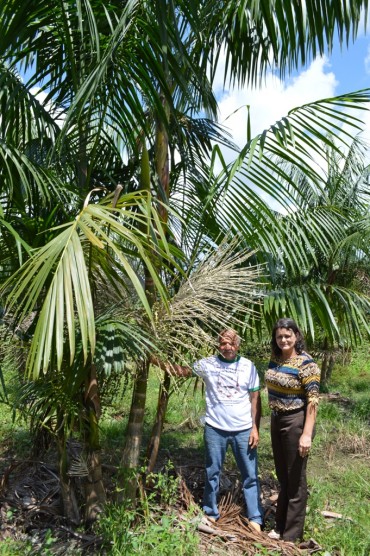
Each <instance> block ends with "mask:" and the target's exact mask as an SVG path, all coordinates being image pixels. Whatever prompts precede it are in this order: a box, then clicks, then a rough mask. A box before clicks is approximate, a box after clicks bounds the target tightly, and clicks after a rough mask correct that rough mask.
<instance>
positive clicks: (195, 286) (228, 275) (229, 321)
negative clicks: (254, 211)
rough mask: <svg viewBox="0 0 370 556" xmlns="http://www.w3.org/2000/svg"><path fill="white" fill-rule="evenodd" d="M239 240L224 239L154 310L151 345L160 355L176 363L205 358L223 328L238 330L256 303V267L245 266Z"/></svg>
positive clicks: (244, 251) (258, 296)
mask: <svg viewBox="0 0 370 556" xmlns="http://www.w3.org/2000/svg"><path fill="white" fill-rule="evenodd" d="M239 243H240V239H239V237H238V236H235V237H234V238H233V239H231V240H230V239H226V240H225V241H223V242H222V243H221V245H219V246H218V247H217V248H214V249H212V250H210V252H209V253H207V254H206V255H205V256H204V258H203V260H202V261H201V262H200V264H199V265H198V266H197V267H196V268H195V269H193V271H192V272H189V274H188V278H187V279H186V280H185V281H184V282H183V283H182V284H181V285H180V287H179V289H178V291H177V293H176V294H175V295H174V296H173V298H172V300H171V302H170V310H169V311H167V310H165V309H164V307H162V306H158V307H157V310H156V315H155V317H156V318H155V324H156V329H155V332H156V336H157V338H156V341H157V343H158V344H159V345H161V351H162V352H163V353H167V354H170V355H171V357H174V358H175V359H177V360H179V359H181V358H183V357H184V353H187V354H188V355H189V357H190V359H194V358H195V357H199V356H200V355H203V354H204V355H206V354H209V352H210V350H213V349H214V348H215V346H216V344H217V335H218V333H219V331H220V330H221V329H223V328H235V329H237V330H242V329H243V328H244V327H245V326H246V325H245V323H246V317H247V316H248V315H251V314H255V307H256V305H258V304H260V303H261V299H262V283H261V282H260V279H261V267H260V266H258V265H257V266H256V265H251V264H249V262H248V260H249V259H250V257H251V256H252V255H253V252H251V251H250V250H247V249H240V247H239Z"/></svg>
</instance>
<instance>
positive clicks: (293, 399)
mask: <svg viewBox="0 0 370 556" xmlns="http://www.w3.org/2000/svg"><path fill="white" fill-rule="evenodd" d="M265 383H266V386H267V390H268V396H269V406H270V408H271V409H272V410H274V411H277V412H282V413H285V412H289V411H293V410H296V409H299V408H301V407H302V408H303V407H306V405H307V403H308V402H312V403H313V404H315V405H317V404H318V401H319V387H320V369H319V367H318V366H317V364H316V363H315V362H314V361H313V359H312V358H311V356H310V355H308V354H307V353H305V352H303V353H301V354H300V355H294V356H293V357H291V358H289V359H287V360H286V361H282V360H279V359H271V361H270V363H269V368H268V370H267V371H266V374H265Z"/></svg>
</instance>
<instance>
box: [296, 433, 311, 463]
mask: <svg viewBox="0 0 370 556" xmlns="http://www.w3.org/2000/svg"><path fill="white" fill-rule="evenodd" d="M311 444H312V438H311V435H310V434H305V433H303V434H302V436H301V437H300V439H299V444H298V451H299V455H300V456H301V457H302V458H305V457H307V456H308V454H309V453H310V449H311Z"/></svg>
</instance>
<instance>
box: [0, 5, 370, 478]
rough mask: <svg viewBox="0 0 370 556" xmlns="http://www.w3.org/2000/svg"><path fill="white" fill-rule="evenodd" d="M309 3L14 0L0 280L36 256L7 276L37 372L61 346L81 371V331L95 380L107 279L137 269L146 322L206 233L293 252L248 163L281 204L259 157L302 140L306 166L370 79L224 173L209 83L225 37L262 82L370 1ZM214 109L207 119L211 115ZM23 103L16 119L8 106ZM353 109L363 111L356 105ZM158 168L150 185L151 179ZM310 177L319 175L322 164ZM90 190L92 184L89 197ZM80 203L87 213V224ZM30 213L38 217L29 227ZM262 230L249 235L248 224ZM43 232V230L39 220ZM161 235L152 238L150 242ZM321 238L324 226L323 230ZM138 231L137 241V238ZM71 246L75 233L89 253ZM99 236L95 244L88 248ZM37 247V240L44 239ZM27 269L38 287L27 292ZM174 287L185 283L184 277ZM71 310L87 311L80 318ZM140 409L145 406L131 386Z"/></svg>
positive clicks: (299, 59) (5, 48)
mask: <svg viewBox="0 0 370 556" xmlns="http://www.w3.org/2000/svg"><path fill="white" fill-rule="evenodd" d="M298 4H299V5H298ZM298 4H297V3H295V2H288V3H287V2H284V3H283V2H277V1H276V0H274V2H272V1H271V2H269V3H267V4H266V3H264V5H263V9H261V8H260V7H259V5H258V4H257V3H254V2H251V3H248V2H237V3H224V2H213V3H210V2H195V3H192V2H190V3H189V2H188V1H186V2H183V1H181V2H176V3H175V4H173V3H170V2H167V1H166V0H163V1H160V0H156V1H155V2H147V1H140V0H137V1H129V2H127V3H125V4H124V7H123V8H122V3H121V2H115V1H113V2H110V3H109V6H108V7H107V6H106V5H105V3H99V2H94V4H93V5H92V4H90V3H89V2H88V1H85V2H84V3H81V2H77V3H74V2H70V1H67V2H63V3H57V4H56V5H53V6H50V3H48V2H46V1H45V0H42V1H41V2H27V3H24V2H20V1H19V0H5V1H4V2H3V6H2V7H3V10H2V13H1V16H0V29H1V34H0V37H1V38H0V52H1V56H2V59H3V60H5V61H6V64H4V68H3V71H2V76H3V75H4V79H2V80H1V84H2V85H4V88H3V89H2V92H3V91H4V94H3V95H2V98H3V99H7V103H8V107H9V108H7V109H6V110H4V116H3V117H2V122H1V125H2V137H1V139H2V143H1V144H0V148H1V149H2V158H1V160H2V164H1V172H2V175H3V176H4V180H3V182H2V183H4V190H3V191H2V192H1V194H2V199H4V198H5V197H6V205H5V206H6V210H4V214H3V215H0V216H1V217H2V224H3V230H4V231H3V235H4V236H5V237H6V239H7V241H6V247H7V248H6V250H4V259H3V261H2V263H3V264H2V271H3V275H4V278H5V277H7V276H9V275H12V273H13V272H14V270H15V268H16V267H18V266H20V265H21V264H22V263H23V261H24V260H26V263H25V265H26V266H23V267H21V270H20V271H19V273H17V274H15V275H14V276H13V278H12V279H11V280H10V282H7V285H8V284H10V283H11V284H14V283H15V282H14V280H15V277H16V278H17V280H18V283H17V285H16V286H15V287H14V289H13V290H11V292H10V298H9V302H10V303H13V304H14V303H15V301H16V300H17V302H18V300H19V303H20V308H19V311H18V313H17V315H18V318H19V320H22V318H24V317H25V316H26V314H27V313H28V312H30V311H33V310H34V309H35V308H36V309H37V315H38V318H37V319H35V326H36V328H35V333H34V336H33V340H32V345H31V349H30V357H29V360H28V361H29V369H30V370H31V372H32V373H33V376H34V377H35V378H36V377H37V376H39V375H40V376H42V373H41V371H44V372H46V373H48V372H49V371H48V370H49V369H51V368H57V369H58V370H61V369H62V367H63V364H64V362H65V359H66V361H67V363H68V365H67V367H66V369H68V373H67V374H70V375H71V376H75V374H76V371H77V370H76V367H75V366H74V365H75V363H76V362H77V361H78V358H77V357H74V353H75V347H74V344H75V341H76V340H75V338H76V337H77V336H78V335H80V337H81V342H82V353H83V365H82V368H83V369H84V373H82V374H83V376H84V379H86V381H85V380H84V390H85V393H92V394H94V385H95V374H94V373H95V371H94V361H93V356H94V345H95V336H96V331H95V324H96V323H95V320H96V311H95V307H96V303H98V300H99V296H98V295H97V292H100V291H101V290H99V287H98V286H99V285H100V286H101V285H102V287H103V288H113V289H114V290H115V287H116V285H117V284H119V285H120V286H121V290H120V291H119V292H117V299H122V289H124V286H126V289H127V287H128V284H130V283H132V284H133V287H134V289H135V291H136V293H137V299H138V300H139V301H140V303H141V306H142V307H145V309H146V313H147V315H148V319H147V321H146V323H147V325H148V323H149V322H150V317H151V315H152V314H153V313H152V310H151V304H152V300H153V298H155V299H156V300H157V298H158V297H161V298H162V299H163V300H166V292H165V288H164V286H163V284H162V283H161V281H160V280H159V279H158V278H157V276H158V272H157V271H158V270H161V275H162V276H164V282H166V283H170V280H171V281H172V277H173V275H174V274H176V273H177V274H178V275H179V276H180V278H181V276H183V275H185V276H191V271H192V270H193V268H196V265H197V262H198V261H199V259H200V258H201V257H202V255H203V254H204V249H205V246H206V245H207V244H209V242H214V244H215V245H217V243H218V242H219V241H220V238H221V239H222V238H223V237H225V235H226V231H227V230H229V229H231V230H233V231H234V232H236V231H238V230H239V231H241V232H242V233H244V235H245V238H244V239H243V242H244V246H245V245H246V246H252V247H258V248H260V247H261V246H262V247H263V248H264V250H265V251H266V252H270V251H271V252H273V253H276V250H277V249H278V247H283V249H284V252H285V254H286V255H287V257H288V258H289V261H290V264H291V265H293V266H294V257H293V255H294V253H293V251H292V247H291V245H289V244H287V245H285V244H284V242H283V240H284V238H285V235H284V227H283V226H282V223H281V220H280V219H279V218H276V215H275V214H274V212H273V211H272V210H271V209H270V208H269V207H268V205H267V204H266V203H265V202H263V201H262V200H261V198H260V196H259V195H258V194H257V193H256V192H255V191H254V190H253V188H252V187H251V186H250V182H249V181H247V179H243V177H242V176H243V171H244V170H245V169H248V180H252V181H254V182H255V183H256V184H257V185H259V187H262V188H267V189H268V191H269V192H272V193H273V194H274V195H275V196H276V197H277V199H278V200H279V201H280V202H284V201H285V199H286V190H285V189H284V190H281V189H280V188H279V186H278V180H275V179H274V180H271V181H270V182H268V180H267V179H266V175H262V174H261V170H260V168H261V167H262V164H266V167H267V168H268V169H269V172H271V174H274V175H277V176H279V175H281V173H282V170H281V164H280V161H278V162H277V161H274V160H271V159H270V156H269V154H270V153H273V154H275V155H276V154H278V155H279V156H280V157H284V156H285V158H286V159H288V160H289V159H290V158H291V156H292V155H291V148H292V145H293V144H294V146H295V148H296V152H295V156H296V155H297V153H298V155H299V156H298V157H297V156H296V159H297V160H299V161H300V162H301V166H302V167H306V169H307V164H306V162H307V160H306V159H305V155H304V153H305V152H306V151H307V148H311V147H314V146H315V145H316V144H317V140H318V139H321V138H322V136H323V129H325V127H326V125H329V121H330V125H335V121H337V122H338V121H340V119H341V118H342V113H341V111H340V110H339V109H338V106H337V105H338V102H339V103H341V104H342V107H343V108H350V107H351V106H355V103H357V106H358V105H359V104H360V103H361V102H365V101H366V102H367V101H368V93H363V94H359V95H349V96H348V97H347V98H346V97H344V98H342V99H339V100H338V99H331V100H330V99H329V100H328V101H326V102H323V103H317V104H316V105H314V106H307V107H306V108H303V109H302V110H300V111H299V110H298V111H296V112H292V114H291V115H290V117H289V118H287V119H284V120H282V121H281V122H279V123H278V124H277V125H275V126H273V127H272V128H271V130H269V132H266V133H264V134H262V135H261V136H259V137H257V138H255V139H254V140H251V141H250V142H249V143H248V145H246V147H245V149H243V150H242V152H241V153H240V155H239V157H238V159H237V160H236V162H235V164H234V165H233V166H232V168H226V167H225V171H224V172H223V174H222V175H221V176H215V175H214V171H213V165H212V163H213V161H214V158H213V157H215V156H217V155H216V152H217V151H216V150H215V151H214V152H213V153H211V146H212V141H215V140H216V141H217V142H218V143H221V142H224V143H230V140H229V138H228V137H227V136H226V135H225V134H224V132H223V130H222V128H221V127H219V126H217V123H216V112H217V103H216V100H215V97H214V95H213V92H212V87H211V84H212V78H213V76H214V73H215V71H216V68H217V63H218V57H219V55H220V52H221V49H223V48H226V59H227V64H226V68H227V71H226V73H225V79H231V81H232V82H234V83H243V82H244V81H248V82H249V83H252V84H256V83H258V81H259V79H260V78H261V76H263V74H264V73H265V72H266V70H267V68H268V67H270V66H271V65H272V64H277V65H278V69H279V71H280V72H281V75H284V74H285V73H286V72H287V71H290V70H291V69H292V68H296V67H298V65H299V64H300V63H304V62H305V61H306V56H308V57H309V56H314V55H316V54H317V53H322V52H323V50H324V49H325V47H328V48H329V49H330V48H331V46H332V40H333V34H334V29H335V28H337V29H338V35H339V40H340V42H341V43H343V42H345V41H346V40H348V38H349V36H350V33H353V35H354V36H355V35H356V32H357V26H358V22H359V20H360V15H361V13H360V11H361V8H364V9H366V7H367V2H359V1H352V2H344V1H341V2H339V3H338V2H336V3H335V9H334V4H333V6H332V5H331V4H330V3H329V4H328V2H324V1H321V2H306V3H298ZM271 53H272V58H271ZM17 68H21V69H22V70H24V69H28V70H30V69H31V70H32V76H31V78H30V79H29V80H28V82H27V83H26V85H25V86H22V84H21V82H20V79H19V77H17V75H16V70H17ZM208 72H209V73H208ZM5 76H6V77H5ZM12 76H13V85H12V87H13V89H10V88H9V86H8V85H6V83H9V82H11V81H10V80H8V78H9V79H10V77H12ZM208 76H210V77H208ZM36 85H38V86H39V87H41V89H42V90H43V92H44V93H45V94H46V99H45V100H44V101H43V103H41V102H40V101H38V100H37V99H38V98H40V97H35V95H32V92H31V89H32V87H34V86H36ZM10 90H11V91H12V92H11V94H9V92H8V91H10ZM14 91H17V94H15V92H14ZM18 91H22V95H23V96H22V95H21V94H18ZM202 111H203V112H204V114H205V117H203V118H200V117H199V114H200V113H201V112H202ZM14 114H15V115H16V119H15V121H16V122H19V124H18V125H16V126H13V121H14V119H10V116H11V115H14ZM323 114H324V115H325V118H326V119H327V122H328V124H327V123H326V121H325V119H324V120H323ZM8 116H9V118H8ZM352 122H354V123H356V120H355V119H354V118H353V119H352ZM327 141H328V143H329V140H327ZM145 151H147V152H148V158H149V161H148V164H147V163H145V164H143V167H144V169H145V172H146V179H145V180H144V181H145V185H144V181H143V179H142V178H141V171H140V166H141V162H142V161H143V160H144V153H145ZM35 153H36V154H37V156H35ZM32 155H33V156H32ZM178 159H180V160H178ZM145 160H146V158H145ZM36 162H37V164H36ZM168 163H170V165H168ZM148 169H149V172H148ZM307 171H308V169H307ZM148 175H149V178H150V188H151V190H152V191H153V193H154V197H151V196H149V195H148V193H147V189H148V187H149V180H148V179H147V178H148ZM310 177H311V178H312V180H313V183H314V184H315V185H316V183H317V177H315V173H314V172H313V171H311V173H310ZM288 181H289V183H292V180H288ZM45 184H47V186H45ZM235 184H236V185H237V186H238V191H237V196H236V194H235V189H234V192H233V196H232V198H233V200H234V201H236V203H235V205H232V204H230V203H229V199H230V197H228V194H229V193H228V192H230V191H232V188H233V187H234V186H235ZM102 188H103V189H102ZM104 188H106V189H107V190H108V191H111V192H112V193H113V192H114V191H116V192H117V196H116V198H114V202H113V205H114V206H112V207H111V209H110V210H111V212H112V213H109V214H107V208H106V206H105V205H104V201H101V197H102V196H103V195H104V194H105V193H104V191H105V190H104ZM140 189H141V190H145V191H146V193H145V198H146V199H147V200H148V199H149V200H150V203H153V205H155V206H156V207H157V209H158V210H154V211H152V209H151V208H150V207H148V206H147V205H146V204H145V203H143V197H142V196H141V195H142V194H144V193H142V194H140V195H138V196H134V197H132V198H130V199H131V200H132V202H131V201H129V209H124V207H123V204H124V202H125V201H124V199H125V197H124V198H123V200H121V199H120V198H119V195H120V192H121V191H122V192H123V193H125V194H131V193H132V192H134V191H136V190H140ZM90 191H93V194H92V196H91V197H89V201H88V203H87V205H86V207H85V208H84V209H82V210H81V206H82V205H83V203H84V201H85V198H86V197H87V196H88V195H89V192H90ZM9 192H10V194H9ZM24 192H25V193H24ZM35 199H37V204H36V205H35V203H34V201H35ZM153 199H154V200H153ZM222 199H225V207H226V208H227V209H230V208H231V209H232V210H230V211H229V213H228V218H226V217H225V215H226V214H227V213H226V212H225V214H224V213H223V211H222V210H220V201H221V200H222ZM239 199H240V202H239ZM246 199H248V202H247V203H245V200H246ZM126 200H127V198H126ZM250 200H253V204H251V202H250ZM101 202H103V205H101ZM110 202H111V200H110ZM168 210H169V212H168V213H167V211H168ZM115 211H117V212H115ZM68 212H72V213H73V214H75V215H76V217H77V220H76V223H74V225H75V226H76V227H75V228H74V227H73V225H72V224H71V223H70V218H69V215H68ZM141 213H143V214H146V215H147V216H148V218H149V215H150V219H149V220H148V222H150V225H149V224H145V226H147V228H146V229H147V234H144V233H143V228H142V226H143V225H144V224H143V222H147V221H146V220H144V221H143V220H142V219H141V220H140V223H138V220H139V215H140V214H141ZM158 213H159V214H160V216H161V220H162V222H161V221H160V219H159V218H157V214H158ZM24 215H27V216H28V218H29V220H28V223H29V226H28V228H27V226H25V223H24V220H25V219H24V218H23V216H24ZM241 215H246V216H247V217H248V218H247V219H244V217H243V218H241ZM120 218H124V219H125V220H124V221H125V225H130V226H132V227H133V228H134V227H135V233H134V231H133V228H132V229H131V228H130V231H131V234H132V235H130V236H127V235H124V234H123V230H122V228H120V221H119V219H120ZM153 221H154V225H152V223H153ZM66 222H67V223H68V225H67V226H66V228H65V229H63V228H61V229H62V231H61V232H59V231H58V230H55V229H54V230H53V229H52V228H53V227H55V226H59V225H63V224H65V223H66ZM247 223H248V224H247ZM35 224H37V226H35ZM119 230H120V231H119ZM250 230H252V233H248V232H250ZM41 231H42V232H45V233H42V234H39V233H38V232H41ZM72 231H73V233H72ZM111 233H112V234H113V235H112V236H111V235H110V234H111ZM149 233H151V234H152V239H153V240H155V241H153V242H151V241H149ZM69 234H70V235H69ZM122 236H123V238H122ZM315 236H316V239H317V238H319V237H320V234H319V232H317V233H316V234H315ZM69 241H71V242H72V241H73V242H74V243H69ZM116 241H117V242H118V245H117V244H116ZM133 241H134V246H135V248H134V250H132V248H131V249H130V248H129V247H128V244H130V242H131V245H132V242H133ZM176 243H177V245H176ZM63 245H64V250H63V252H62V251H60V249H61V246H63ZM72 245H74V246H75V247H76V246H77V247H78V253H80V259H79V261H82V262H83V264H82V265H81V267H79V266H78V265H77V262H76V261H77V260H76V258H74V257H75V255H74V248H72ZM178 245H181V246H182V247H183V248H184V251H185V255H186V256H184V255H183V254H182V253H181V250H180V249H179V248H178ZM87 246H89V248H90V249H91V255H92V256H91V257H90V256H89V253H88V252H87V251H86V250H85V247H87ZM146 246H149V254H148V252H147V251H146ZM161 246H163V248H162V249H160V247H161ZM167 246H168V247H167ZM17 247H18V252H19V257H18V260H17V261H15V260H14V257H13V256H12V254H13V252H14V250H15V248H17ZM35 247H37V248H39V250H38V251H36V252H33V249H34V248H35ZM153 253H154V256H153ZM170 253H172V258H171V263H170V264H169V265H168V269H166V268H165V266H164V261H165V260H168V257H169V254H170ZM137 256H139V264H138V265H137V266H135V268H134V269H133V267H132V266H131V265H132V264H133V263H132V258H133V257H134V258H137ZM29 257H30V258H29ZM59 260H60V261H61V264H60V265H59V266H58V265H57V262H58V261H59ZM153 261H154V262H153ZM245 264H248V263H247V262H246V263H245ZM38 268H41V269H42V271H43V273H42V275H43V280H42V281H41V280H39V281H38V279H37V277H36V270H37V269H38ZM57 269H58V270H57ZM62 269H64V271H65V272H64V271H62ZM145 269H146V270H148V269H149V270H150V272H151V277H152V278H153V279H154V280H155V286H156V287H155V289H152V288H151V289H149V288H148V286H149V284H148V275H147V276H146V277H147V283H146V286H145V287H144V288H143V287H142V285H141V282H140V280H142V279H145V272H146V270H145ZM72 271H73V272H75V273H76V272H77V271H78V272H81V275H80V274H77V276H81V280H82V281H81V282H80V281H77V282H73V288H74V289H72V282H71V279H70V278H68V276H75V274H70V272H72ZM184 271H187V273H184ZM27 273H29V275H28V276H27ZM31 277H32V280H34V281H33V282H31V281H30V280H31ZM20 278H21V279H20ZM98 278H99V281H98ZM27 280H29V281H28V282H27ZM180 282H181V280H180ZM27 283H29V284H31V283H32V285H33V286H34V288H33V289H32V288H29V289H28V292H26V286H25V284H27ZM171 283H175V282H171ZM177 284H178V282H177ZM89 288H92V291H91V292H89V291H88V290H89ZM178 288H179V285H176V287H175V289H174V291H176V290H177V289H178ZM3 291H4V292H5V291H7V290H6V288H5V289H4V290H3ZM147 291H148V292H149V294H150V295H148V296H147V293H146V292H147ZM71 292H72V293H73V295H74V296H75V298H73V295H72V294H71ZM73 299H75V305H74V304H73V303H72V300H73ZM63 300H64V301H63ZM80 303H81V304H80ZM74 311H77V315H78V325H79V326H78V327H76V328H74V326H73V323H74ZM85 311H86V314H85ZM46 316H49V317H52V319H55V321H54V320H53V322H55V326H54V327H50V328H49V327H46V326H45V322H46V321H45V319H46ZM221 320H222V319H221ZM63 323H65V326H66V331H67V334H66V335H64V334H65V330H64V326H63ZM142 330H143V339H144V338H146V337H147V328H146V327H145V326H143V327H142ZM144 331H145V332H144ZM135 333H136V335H137V329H135ZM64 339H66V345H64V342H63V340H64ZM144 343H145V342H144ZM40 346H43V349H40ZM145 368H146V367H143V369H144V371H143V374H142V376H143V391H144V390H145V388H146V380H145V372H146V371H145ZM78 376H79V375H78ZM86 400H88V404H89V408H90V409H92V410H93V411H92V413H91V414H90V415H91V417H92V418H91V421H90V423H91V430H96V421H95V420H94V419H95V417H96V416H97V414H98V411H99V408H98V405H96V404H95V402H94V400H95V401H96V397H94V395H93V398H91V399H90V398H89V397H88V396H87V398H86ZM132 408H133V409H135V408H136V401H135V399H134V400H133V404H132ZM94 415H95V416H94ZM142 415H143V411H141V414H140V416H141V417H140V419H141V422H139V426H138V427H137V428H138V430H139V432H138V438H139V441H140V427H141V426H142ZM131 423H132V421H131ZM93 436H94V435H93ZM63 443H64V439H62V444H63ZM133 444H135V443H133ZM137 444H138V443H136V447H135V448H133V449H135V450H136V452H135V453H133V452H132V451H131V449H128V450H127V453H126V459H127V461H129V462H130V465H133V466H135V464H136V463H137V458H138V449H137ZM63 472H64V471H63Z"/></svg>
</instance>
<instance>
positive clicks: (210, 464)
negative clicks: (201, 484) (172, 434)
mask: <svg viewBox="0 0 370 556" xmlns="http://www.w3.org/2000/svg"><path fill="white" fill-rule="evenodd" d="M250 432H251V429H247V430H243V431H236V432H230V431H223V430H220V429H215V428H214V427H211V426H210V425H207V424H206V426H205V428H204V443H205V449H206V482H205V488H204V497H203V510H204V512H205V513H206V514H207V515H209V516H211V517H214V518H215V519H218V518H219V517H220V514H219V513H218V507H217V496H218V491H219V484H220V473H221V469H222V466H223V463H224V461H225V456H226V451H227V448H228V446H229V444H230V445H231V448H232V451H233V454H234V457H235V460H236V463H237V465H238V468H239V471H240V473H241V478H242V485H243V494H244V500H245V504H246V507H247V517H248V519H249V520H250V521H255V522H256V523H259V524H260V525H262V507H261V502H260V489H259V482H258V471H257V450H256V448H253V449H251V448H250V446H249V444H248V441H249V435H250Z"/></svg>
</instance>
